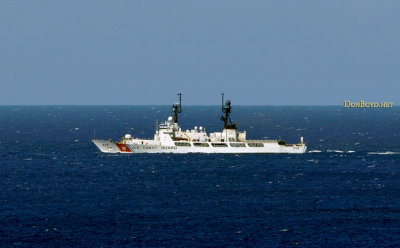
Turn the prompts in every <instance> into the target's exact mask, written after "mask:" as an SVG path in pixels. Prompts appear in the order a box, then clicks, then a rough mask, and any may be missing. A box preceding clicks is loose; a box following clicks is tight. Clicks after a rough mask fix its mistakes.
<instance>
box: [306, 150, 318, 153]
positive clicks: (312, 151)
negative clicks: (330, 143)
mask: <svg viewBox="0 0 400 248" xmlns="http://www.w3.org/2000/svg"><path fill="white" fill-rule="evenodd" d="M308 152H309V153H314V152H321V151H320V150H311V151H308Z"/></svg>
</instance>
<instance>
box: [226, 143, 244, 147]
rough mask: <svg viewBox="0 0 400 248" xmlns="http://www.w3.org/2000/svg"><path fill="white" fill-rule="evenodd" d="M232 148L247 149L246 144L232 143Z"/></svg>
mask: <svg viewBox="0 0 400 248" xmlns="http://www.w3.org/2000/svg"><path fill="white" fill-rule="evenodd" d="M229 145H230V146H231V147H246V145H245V144H244V143H230V144H229Z"/></svg>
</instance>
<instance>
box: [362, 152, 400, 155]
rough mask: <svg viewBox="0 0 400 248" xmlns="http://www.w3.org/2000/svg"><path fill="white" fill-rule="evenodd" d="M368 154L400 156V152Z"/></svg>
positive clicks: (374, 153) (373, 153)
mask: <svg viewBox="0 0 400 248" xmlns="http://www.w3.org/2000/svg"><path fill="white" fill-rule="evenodd" d="M368 154H371V155H394V154H400V152H369V153H368Z"/></svg>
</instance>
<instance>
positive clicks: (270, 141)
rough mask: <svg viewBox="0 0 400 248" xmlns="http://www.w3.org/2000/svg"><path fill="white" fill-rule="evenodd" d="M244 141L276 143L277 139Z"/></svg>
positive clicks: (250, 141)
mask: <svg viewBox="0 0 400 248" xmlns="http://www.w3.org/2000/svg"><path fill="white" fill-rule="evenodd" d="M245 142H246V143H276V142H278V140H246V141H245Z"/></svg>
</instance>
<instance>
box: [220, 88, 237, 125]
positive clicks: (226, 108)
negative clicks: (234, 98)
mask: <svg viewBox="0 0 400 248" xmlns="http://www.w3.org/2000/svg"><path fill="white" fill-rule="evenodd" d="M221 94H222V112H223V113H224V114H225V116H221V121H223V122H224V128H226V129H236V124H234V123H233V122H232V119H231V117H230V114H231V109H232V107H231V101H230V100H226V102H225V104H224V93H221Z"/></svg>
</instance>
